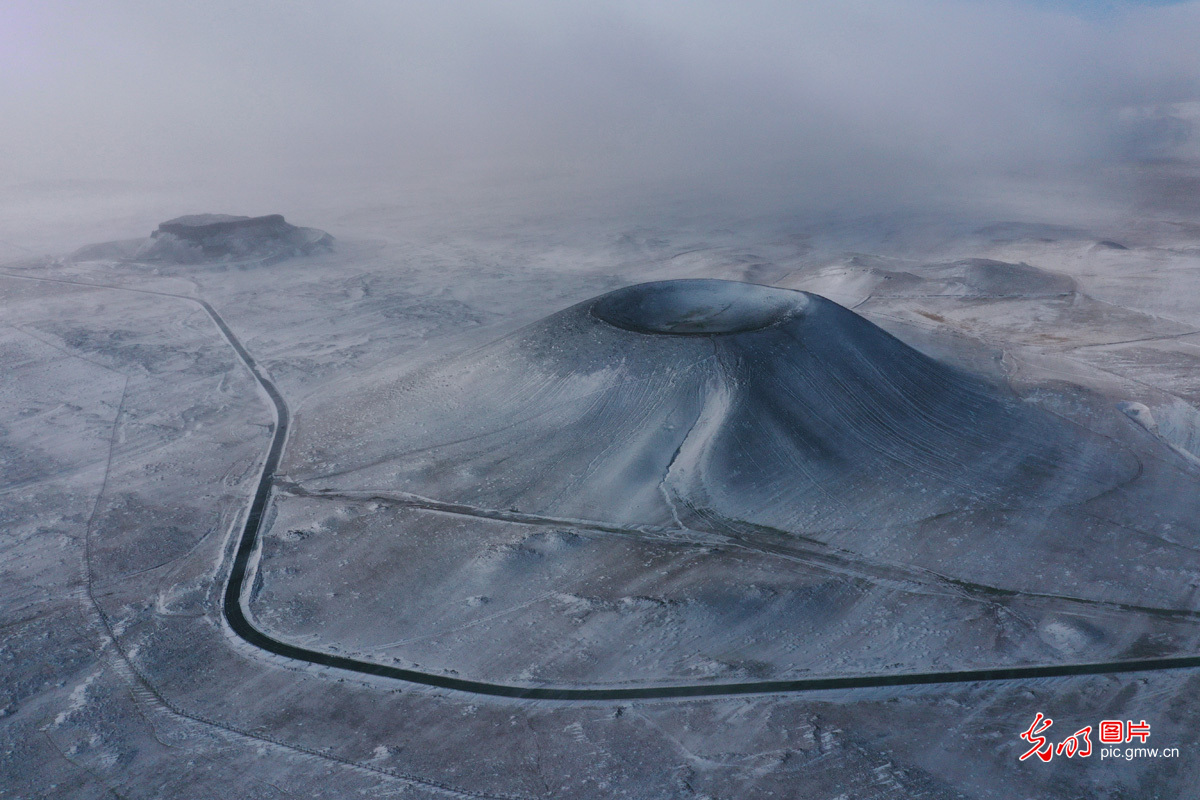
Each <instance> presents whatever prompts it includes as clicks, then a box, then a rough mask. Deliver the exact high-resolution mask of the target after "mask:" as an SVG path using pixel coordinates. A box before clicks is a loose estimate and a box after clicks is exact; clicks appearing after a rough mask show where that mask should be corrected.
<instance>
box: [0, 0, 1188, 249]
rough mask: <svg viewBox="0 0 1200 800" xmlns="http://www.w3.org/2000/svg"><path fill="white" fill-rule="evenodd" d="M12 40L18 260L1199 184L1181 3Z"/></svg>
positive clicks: (111, 25)
mask: <svg viewBox="0 0 1200 800" xmlns="http://www.w3.org/2000/svg"><path fill="white" fill-rule="evenodd" d="M0 15H3V16H2V17H0V21H2V24H0V37H3V38H2V40H0V72H2V74H3V76H4V84H3V91H2V92H0V116H3V118H4V120H5V124H4V125H3V126H2V127H0V152H3V153H4V154H5V158H4V160H3V165H2V166H0V186H3V188H4V193H5V195H4V196H5V210H6V211H7V212H8V213H6V214H5V217H6V221H5V223H4V228H5V231H4V235H3V238H5V239H7V240H10V241H11V243H12V244H13V245H25V246H28V244H27V240H28V241H32V242H37V241H40V237H39V235H38V234H36V233H33V232H26V230H27V229H25V227H24V225H23V223H24V224H27V225H29V226H32V225H33V224H34V221H33V220H23V219H22V217H24V216H27V215H25V214H22V213H21V210H22V209H23V208H28V207H30V206H31V205H34V206H37V207H39V208H46V207H49V206H53V205H54V202H55V201H54V200H51V199H47V197H46V195H47V194H50V193H55V192H57V193H59V194H60V195H63V194H65V195H66V196H67V200H68V201H69V202H71V203H74V202H79V203H85V204H87V203H91V202H94V203H95V204H96V206H95V207H96V208H97V209H98V213H101V214H107V215H110V217H112V218H114V219H116V220H118V221H119V220H121V218H122V217H125V216H130V215H136V216H138V218H139V221H141V220H142V219H143V215H145V214H147V213H149V211H148V209H149V208H150V207H155V208H157V206H154V204H155V203H158V204H161V203H163V202H165V203H167V204H169V205H170V206H171V208H172V209H176V208H178V209H180V210H181V212H182V210H188V209H189V208H191V207H192V205H194V204H195V203H196V202H197V201H195V200H193V199H192V198H194V197H197V196H202V197H204V198H205V199H209V198H211V199H213V200H219V201H220V202H222V203H224V204H225V205H226V206H227V207H229V208H235V207H236V208H237V209H242V210H244V211H245V212H246V213H251V212H253V210H254V209H256V208H259V207H264V206H269V207H270V208H271V209H273V210H274V209H279V210H282V211H285V212H286V211H288V210H291V209H296V210H305V209H308V208H312V207H319V206H320V205H321V204H323V203H324V204H330V203H331V202H333V201H334V199H335V198H336V199H341V198H345V197H351V198H359V197H364V196H366V197H372V198H373V199H374V198H380V197H383V198H387V197H391V196H402V197H404V198H405V199H412V198H413V197H414V196H415V195H419V194H422V193H428V194H431V195H433V196H435V197H443V196H449V197H452V198H460V197H474V196H475V195H476V194H477V193H479V192H485V193H486V192H492V193H493V194H490V195H488V197H489V199H492V198H493V197H494V196H500V197H512V198H514V199H515V198H522V199H524V201H525V202H526V203H529V204H531V205H532V206H533V208H534V209H535V210H542V209H541V206H550V207H554V208H558V207H559V203H560V202H561V200H562V198H564V197H566V198H572V199H574V200H575V201H576V202H578V201H580V200H585V199H586V198H592V199H595V197H596V196H597V195H603V196H605V197H610V196H615V197H617V198H627V197H630V196H633V197H635V198H637V199H641V198H643V197H645V196H647V195H656V196H661V193H663V192H666V193H672V192H675V193H679V194H682V195H683V196H684V197H687V198H688V199H692V198H695V199H696V202H697V203H699V204H701V205H703V204H704V203H711V204H712V205H713V206H714V207H721V208H726V209H727V208H730V207H733V208H736V209H746V210H748V211H750V212H752V213H761V212H762V211H763V210H764V209H770V210H771V211H773V212H774V213H781V214H782V213H787V212H789V211H792V210H797V211H803V212H825V213H827V212H830V211H836V212H839V213H848V214H855V213H878V212H893V211H897V210H903V211H911V210H928V209H930V208H933V209H936V210H938V211H941V210H943V209H949V208H954V209H958V210H960V211H961V210H964V209H971V210H976V211H977V213H998V212H1000V211H1002V210H1004V209H1005V208H1006V207H1008V208H1011V207H1012V206H1013V205H1014V204H1016V203H1017V202H1018V201H1016V200H1015V199H1014V198H1013V197H1012V196H1011V194H1012V193H1013V192H1014V188H1013V187H1014V186H1015V187H1018V188H1017V189H1016V191H1022V190H1024V191H1032V192H1035V193H1036V192H1044V193H1047V194H1048V195H1049V196H1050V197H1052V198H1054V201H1055V202H1058V203H1060V204H1068V205H1073V206H1075V207H1076V208H1075V209H1073V210H1074V213H1076V214H1078V213H1081V212H1080V211H1079V209H1078V207H1079V206H1089V207H1090V209H1091V210H1092V212H1093V213H1104V212H1106V211H1111V207H1112V206H1114V205H1115V206H1126V205H1128V204H1129V203H1130V202H1132V201H1133V200H1135V199H1136V198H1138V197H1139V196H1140V195H1139V191H1140V189H1141V187H1142V185H1143V183H1144V180H1145V177H1144V175H1143V173H1144V172H1145V167H1144V164H1145V162H1147V161H1154V162H1161V161H1163V160H1170V161H1185V162H1188V163H1189V171H1188V174H1189V175H1190V176H1191V177H1192V178H1194V170H1195V161H1196V159H1197V158H1198V157H1200V139H1198V136H1197V133H1196V125H1197V121H1198V119H1200V106H1198V105H1197V103H1200V50H1198V48H1196V47H1194V42H1195V33H1196V31H1197V30H1198V29H1200V4H1197V3H1179V4H1168V5H1158V4H1139V3H1120V2H1118V3H1104V4H1101V3H1096V4H1089V3H1031V2H998V3H983V2H963V1H962V0H949V1H945V2H931V1H929V0H918V1H917V2H849V3H844V2H839V3H821V2H819V3H805V4H793V3H783V2H748V3H739V4H724V3H712V2H699V3H664V2H656V3H633V2H628V3H625V2H616V3H605V4H591V5H587V6H585V5H582V4H562V3H553V2H525V3H490V2H478V3H448V4H437V5H436V6H435V5H433V4H428V3H411V2H408V3H376V2H363V1H361V0H359V1H357V2H347V3H341V4H338V5H337V6H336V7H333V6H330V5H327V4H322V3H312V2H298V3H270V2H262V3H251V4H246V3H234V2H223V1H222V0H217V1H216V2H211V3H204V4H202V5H179V4H155V5H147V4H144V3H137V2H127V1H125V0H119V1H118V2H105V3H100V2H79V3H69V4H66V3H48V4H47V3H35V2H25V0H15V1H14V2H12V3H7V4H6V5H5V8H4V10H3V11H0ZM1081 194H1086V195H1087V197H1086V199H1085V200H1084V199H1081V198H1080V197H1079V195H1081ZM1063 195H1066V196H1068V197H1069V198H1071V202H1069V203H1064V202H1062V201H1061V197H1062V196H1063ZM139 197H141V198H142V199H139ZM149 197H153V199H152V200H151V199H148V198H149ZM551 197H552V198H554V199H553V200H546V199H545V198H551ZM539 198H542V201H541V202H540V203H539ZM617 202H619V200H618V201H617ZM1024 202H1028V199H1026V200H1025V201H1024ZM84 207H87V206H86V205H85V206H84ZM568 207H569V206H568ZM193 210H194V209H193ZM1061 213H1064V214H1070V213H1072V211H1071V210H1064V211H1062V212H1061ZM168 215H169V214H168ZM159 216H161V214H159ZM14 218H15V219H14ZM62 222H63V224H64V225H65V226H67V230H70V224H71V223H70V222H69V221H67V220H63V221H62ZM131 222H132V221H131V220H130V221H127V222H126V223H125V224H126V225H127V226H128V225H129V224H131ZM141 224H143V226H144V222H142V223H141ZM23 236H24V237H25V238H24V239H23V238H22V237H23ZM35 249H36V248H35Z"/></svg>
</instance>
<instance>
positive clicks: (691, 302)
mask: <svg viewBox="0 0 1200 800" xmlns="http://www.w3.org/2000/svg"><path fill="white" fill-rule="evenodd" d="M807 304H808V298H807V297H805V295H804V294H803V293H802V292H798V291H795V290H793V289H780V288H778V287H775V286H763V285H761V284H757V283H746V282H743V281H729V280H721V279H718V278H682V279H675V280H663V281H649V282H647V283H635V284H632V285H630V286H624V287H622V288H620V289H615V290H613V291H611V292H608V293H607V294H604V295H601V296H600V297H598V298H596V299H595V300H593V301H592V303H591V305H590V306H589V307H588V312H589V313H590V314H591V315H592V316H593V317H595V318H596V319H598V320H600V321H601V322H604V323H607V324H609V325H612V326H614V327H617V328H621V329H623V330H627V331H632V332H634V333H642V334H651V335H659V336H728V335H731V334H737V333H750V332H753V331H760V330H764V329H766V328H771V327H774V326H776V325H780V324H782V323H784V322H787V321H788V320H790V319H793V318H795V317H796V316H799V315H800V314H801V313H803V311H804V309H805V307H806V306H807Z"/></svg>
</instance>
